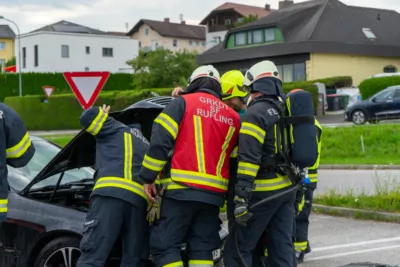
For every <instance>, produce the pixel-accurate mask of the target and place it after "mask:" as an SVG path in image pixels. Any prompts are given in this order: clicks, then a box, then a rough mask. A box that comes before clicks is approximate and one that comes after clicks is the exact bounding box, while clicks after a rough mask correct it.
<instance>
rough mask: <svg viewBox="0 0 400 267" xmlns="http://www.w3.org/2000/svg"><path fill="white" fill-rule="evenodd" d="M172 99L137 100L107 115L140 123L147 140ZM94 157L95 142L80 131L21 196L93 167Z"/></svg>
mask: <svg viewBox="0 0 400 267" xmlns="http://www.w3.org/2000/svg"><path fill="white" fill-rule="evenodd" d="M172 99H173V97H168V96H158V97H153V98H149V99H145V100H142V101H139V102H137V103H135V104H133V105H131V106H129V107H127V108H125V109H124V110H120V111H115V112H110V114H109V116H110V117H112V118H114V119H116V120H118V121H120V122H122V123H124V124H128V125H129V124H140V126H141V131H142V133H143V135H144V136H145V137H146V138H147V140H149V141H150V135H151V129H152V126H153V121H154V120H155V118H156V117H157V116H158V114H160V112H161V111H162V110H163V109H164V107H165V106H166V105H168V104H169V103H170V102H171V101H172ZM95 156H96V139H95V137H94V136H92V135H91V134H89V133H88V132H86V131H85V130H81V131H80V132H79V133H78V134H77V135H76V136H75V137H74V138H73V139H72V140H71V141H70V142H69V143H68V144H67V145H66V146H65V147H64V148H63V149H62V150H61V151H60V152H59V153H58V154H57V155H56V156H55V157H54V158H53V159H52V160H51V161H50V162H49V163H48V164H47V165H46V166H45V167H44V168H43V169H42V170H41V171H40V172H39V173H38V175H37V176H36V177H35V178H34V179H33V180H32V181H31V182H30V183H29V184H28V185H27V186H26V187H25V189H24V190H23V191H22V192H21V193H26V192H28V191H29V189H30V188H31V187H32V186H33V185H35V184H36V183H39V182H40V181H43V180H45V179H46V178H48V177H51V176H53V175H55V174H58V173H61V172H63V171H68V170H71V169H75V168H83V167H93V166H94V165H95Z"/></svg>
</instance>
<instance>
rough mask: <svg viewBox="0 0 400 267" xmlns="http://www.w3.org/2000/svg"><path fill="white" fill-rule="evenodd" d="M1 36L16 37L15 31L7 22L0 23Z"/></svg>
mask: <svg viewBox="0 0 400 267" xmlns="http://www.w3.org/2000/svg"><path fill="white" fill-rule="evenodd" d="M0 38H7V39H8V38H9V39H14V38H15V33H14V31H13V30H12V29H11V28H10V26H9V25H7V24H3V25H0Z"/></svg>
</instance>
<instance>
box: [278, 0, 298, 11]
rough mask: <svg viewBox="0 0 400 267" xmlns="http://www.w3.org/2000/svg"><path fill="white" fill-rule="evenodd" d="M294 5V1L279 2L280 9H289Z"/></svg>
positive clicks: (284, 0)
mask: <svg viewBox="0 0 400 267" xmlns="http://www.w3.org/2000/svg"><path fill="white" fill-rule="evenodd" d="M293 4H294V1H293V0H283V1H280V2H279V9H282V8H285V7H289V6H291V5H293Z"/></svg>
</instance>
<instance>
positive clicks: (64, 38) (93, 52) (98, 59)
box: [16, 24, 139, 73]
mask: <svg viewBox="0 0 400 267" xmlns="http://www.w3.org/2000/svg"><path fill="white" fill-rule="evenodd" d="M68 26H69V24H68V25H67V26H65V28H63V29H64V31H63V32H61V31H46V29H42V30H41V29H39V31H33V32H31V33H27V34H23V35H21V50H22V52H21V56H22V58H21V64H22V72H66V71H110V72H129V73H130V72H132V69H131V67H130V66H128V65H127V64H126V61H127V60H131V59H133V58H135V57H136V56H137V55H138V53H139V44H138V41H137V40H134V39H131V38H129V37H127V36H115V35H108V34H106V33H104V34H103V33H102V32H90V31H89V32H85V33H83V31H81V32H80V33H79V32H78V30H75V32H70V31H68V30H69V29H72V27H68ZM74 27H76V26H74ZM81 27H83V26H81ZM61 28H62V27H60V29H61ZM56 29H57V28H56ZM16 47H18V39H17V41H16ZM18 62H19V61H18V57H17V64H18Z"/></svg>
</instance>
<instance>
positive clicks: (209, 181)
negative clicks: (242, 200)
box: [171, 169, 229, 192]
mask: <svg viewBox="0 0 400 267" xmlns="http://www.w3.org/2000/svg"><path fill="white" fill-rule="evenodd" d="M171 179H172V181H174V182H178V183H188V184H191V185H192V186H199V187H202V186H206V187H208V188H210V190H212V191H215V192H226V191H227V190H228V184H229V180H228V179H225V178H223V177H221V176H216V175H212V174H207V173H200V172H194V171H185V170H178V169H171Z"/></svg>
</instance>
